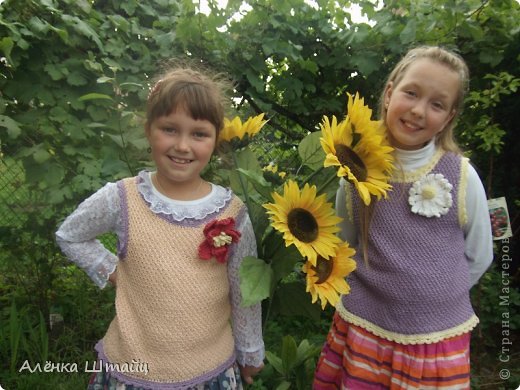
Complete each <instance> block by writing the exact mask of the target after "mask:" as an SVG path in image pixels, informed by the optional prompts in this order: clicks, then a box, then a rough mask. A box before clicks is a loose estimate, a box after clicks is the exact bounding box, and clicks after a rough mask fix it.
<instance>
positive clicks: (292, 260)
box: [269, 234, 303, 282]
mask: <svg viewBox="0 0 520 390" xmlns="http://www.w3.org/2000/svg"><path fill="white" fill-rule="evenodd" d="M278 240H283V238H282V237H281V235H280V234H277V235H276V240H270V243H269V244H270V245H272V246H274V245H276V243H277V241H278ZM301 260H303V257H302V255H301V254H300V252H299V251H298V249H297V248H296V246H295V245H290V246H285V245H284V243H281V245H279V246H278V250H277V251H276V252H275V254H274V255H273V259H272V261H271V267H272V268H273V272H274V280H275V281H276V282H278V281H280V280H282V279H283V278H285V277H286V276H287V275H289V274H290V273H291V272H294V267H295V266H296V263H298V261H301Z"/></svg>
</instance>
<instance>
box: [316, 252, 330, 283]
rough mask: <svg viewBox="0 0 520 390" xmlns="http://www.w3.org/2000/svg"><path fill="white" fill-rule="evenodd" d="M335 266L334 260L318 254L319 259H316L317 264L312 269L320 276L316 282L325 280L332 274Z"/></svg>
mask: <svg viewBox="0 0 520 390" xmlns="http://www.w3.org/2000/svg"><path fill="white" fill-rule="evenodd" d="M332 268H333V260H332V259H330V260H326V259H324V258H323V257H321V256H318V260H317V261H316V266H313V267H312V269H313V270H314V272H316V276H318V280H317V281H316V284H321V283H323V282H325V281H326V280H327V279H328V278H329V276H330V274H331V273H332Z"/></svg>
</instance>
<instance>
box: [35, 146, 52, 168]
mask: <svg viewBox="0 0 520 390" xmlns="http://www.w3.org/2000/svg"><path fill="white" fill-rule="evenodd" d="M50 157H51V155H50V153H49V152H48V151H47V150H45V149H44V147H43V145H42V147H41V148H38V149H37V150H36V151H35V152H34V154H33V158H34V161H36V162H37V163H38V164H43V163H44V162H45V161H47V160H48V159H49V158H50Z"/></svg>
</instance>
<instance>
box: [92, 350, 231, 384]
mask: <svg viewBox="0 0 520 390" xmlns="http://www.w3.org/2000/svg"><path fill="white" fill-rule="evenodd" d="M94 348H95V350H96V351H97V352H98V359H99V360H100V361H101V364H105V363H107V364H110V363H111V362H110V361H109V359H108V358H107V356H106V355H105V351H104V349H103V340H100V341H98V342H97V344H96V346H95V347H94ZM235 360H236V357H235V354H233V355H231V357H229V359H227V360H226V361H225V362H224V363H222V364H221V365H219V366H218V367H216V368H215V369H213V370H211V371H208V372H206V373H204V374H203V375H200V376H197V377H195V378H192V379H189V380H185V381H179V382H159V381H154V380H151V379H150V380H144V379H140V378H134V377H131V376H129V375H127V374H123V373H121V372H119V371H114V370H110V371H108V370H107V372H108V373H109V374H110V376H112V377H114V378H116V379H117V380H118V381H119V382H121V383H124V384H125V385H132V386H136V387H142V388H144V389H150V390H187V389H190V388H192V387H195V386H197V385H199V384H201V383H205V382H208V381H210V380H212V379H213V378H216V377H218V376H219V374H220V373H222V372H224V371H225V370H227V369H228V368H229V367H231V366H232V365H233V364H234V363H235Z"/></svg>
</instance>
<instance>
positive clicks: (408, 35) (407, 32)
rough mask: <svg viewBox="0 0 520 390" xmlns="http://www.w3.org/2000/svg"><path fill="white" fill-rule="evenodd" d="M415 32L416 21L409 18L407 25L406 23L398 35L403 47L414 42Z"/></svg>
mask: <svg viewBox="0 0 520 390" xmlns="http://www.w3.org/2000/svg"><path fill="white" fill-rule="evenodd" d="M416 32H417V21H416V20H415V18H411V19H410V20H409V21H408V23H406V26H405V27H404V29H403V31H401V34H399V39H400V40H401V43H402V44H403V45H407V44H409V43H410V42H413V41H414V40H415V35H416Z"/></svg>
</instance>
